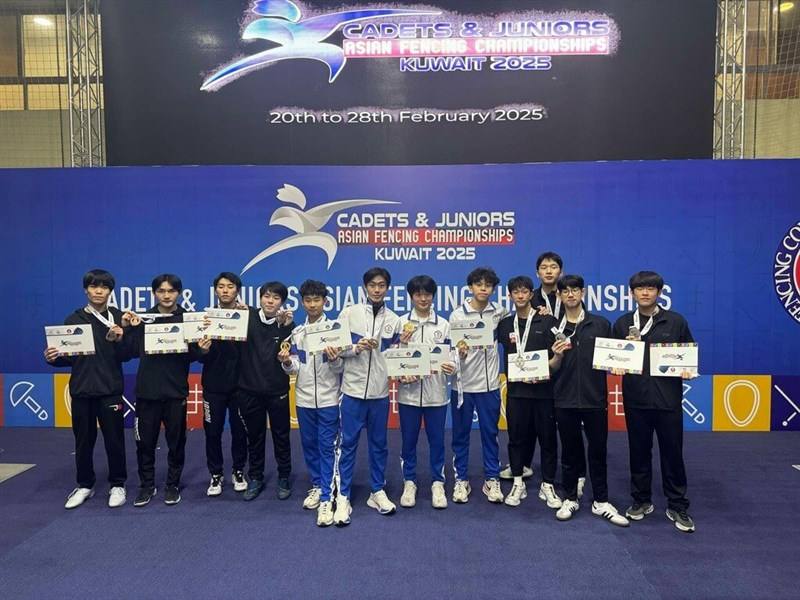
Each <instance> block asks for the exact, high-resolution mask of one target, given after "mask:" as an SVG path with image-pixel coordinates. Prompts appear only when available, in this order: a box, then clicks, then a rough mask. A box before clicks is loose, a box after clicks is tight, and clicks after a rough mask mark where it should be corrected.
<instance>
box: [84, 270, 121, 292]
mask: <svg viewBox="0 0 800 600" xmlns="http://www.w3.org/2000/svg"><path fill="white" fill-rule="evenodd" d="M90 285H94V286H98V287H107V288H108V289H109V290H112V291H113V290H114V286H115V285H116V281H114V276H113V275H112V274H111V273H109V272H108V271H106V270H105V269H92V270H91V271H86V274H85V275H84V276H83V289H86V288H88V287H89V286H90Z"/></svg>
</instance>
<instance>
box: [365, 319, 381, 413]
mask: <svg viewBox="0 0 800 600" xmlns="http://www.w3.org/2000/svg"><path fill="white" fill-rule="evenodd" d="M383 310H386V308H385V307H384V308H383ZM378 312H380V311H378ZM377 316H378V315H376V314H375V313H374V312H373V313H372V334H371V335H372V337H373V338H374V337H375V317H377ZM380 351H381V340H380V339H378V352H380ZM367 360H368V362H367V385H366V386H365V387H364V400H366V399H367V393H368V392H369V374H370V371H371V370H372V351H370V353H369V359H367Z"/></svg>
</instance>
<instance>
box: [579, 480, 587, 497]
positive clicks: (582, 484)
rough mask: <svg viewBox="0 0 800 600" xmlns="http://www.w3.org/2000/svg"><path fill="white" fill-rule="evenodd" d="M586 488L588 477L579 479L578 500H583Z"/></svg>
mask: <svg viewBox="0 0 800 600" xmlns="http://www.w3.org/2000/svg"><path fill="white" fill-rule="evenodd" d="M585 486H586V477H578V500H580V499H581V498H583V488H584V487H585Z"/></svg>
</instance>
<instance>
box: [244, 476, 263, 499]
mask: <svg viewBox="0 0 800 600" xmlns="http://www.w3.org/2000/svg"><path fill="white" fill-rule="evenodd" d="M263 489H264V482H263V481H262V480H261V479H251V480H250V481H249V482H248V484H247V490H246V491H245V493H244V496H243V497H244V499H245V501H246V502H250V500H255V499H256V498H258V495H259V494H260V493H261V490H263Z"/></svg>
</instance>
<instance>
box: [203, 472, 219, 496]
mask: <svg viewBox="0 0 800 600" xmlns="http://www.w3.org/2000/svg"><path fill="white" fill-rule="evenodd" d="M220 495H222V475H212V476H211V482H210V483H209V484H208V489H207V490H206V496H220Z"/></svg>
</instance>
